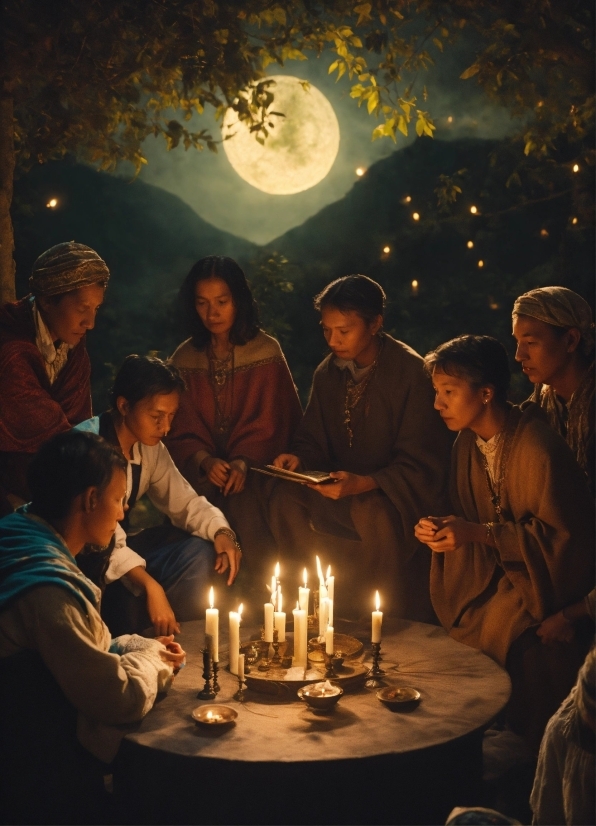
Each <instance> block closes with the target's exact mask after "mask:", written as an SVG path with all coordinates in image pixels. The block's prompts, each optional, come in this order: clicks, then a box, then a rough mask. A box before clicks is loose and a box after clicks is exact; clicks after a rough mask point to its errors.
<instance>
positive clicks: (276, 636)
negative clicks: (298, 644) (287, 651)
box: [271, 628, 281, 665]
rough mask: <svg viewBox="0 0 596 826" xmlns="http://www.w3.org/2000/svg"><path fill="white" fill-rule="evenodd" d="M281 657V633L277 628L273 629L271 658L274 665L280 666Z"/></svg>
mask: <svg viewBox="0 0 596 826" xmlns="http://www.w3.org/2000/svg"><path fill="white" fill-rule="evenodd" d="M280 663H281V657H280V656H279V631H278V629H277V628H274V629H273V657H272V658H271V664H272V665H279V664H280Z"/></svg>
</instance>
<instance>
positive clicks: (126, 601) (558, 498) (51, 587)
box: [0, 242, 594, 822]
mask: <svg viewBox="0 0 596 826" xmlns="http://www.w3.org/2000/svg"><path fill="white" fill-rule="evenodd" d="M108 280H109V271H108V268H107V266H106V264H105V263H104V261H103V260H102V259H101V258H100V256H99V255H98V254H97V253H96V252H95V251H93V250H91V249H90V248H88V247H86V246H84V245H82V244H77V243H75V242H69V243H64V244H59V245H57V246H55V247H52V248H51V249H50V250H48V251H47V252H45V253H43V255H41V256H40V257H39V258H38V259H37V261H36V262H35V264H34V266H33V272H32V276H31V279H30V288H31V293H30V295H28V296H27V297H25V298H24V299H22V300H20V301H17V302H15V303H12V304H8V305H5V306H4V307H3V308H2V309H1V310H0V509H1V511H0V512H2V513H4V514H6V515H5V516H4V518H2V519H1V520H0V674H2V675H5V676H4V677H3V679H2V680H0V684H3V686H4V690H5V691H9V690H16V689H15V686H16V685H17V682H18V683H19V684H20V682H21V680H20V676H21V675H22V674H24V673H25V672H27V673H35V674H37V675H38V679H37V680H36V682H37V683H38V684H39V682H40V680H42V677H41V676H39V675H43V680H42V682H43V684H44V685H48V686H49V685H52V686H54V688H55V691H54V693H55V694H56V695H57V696H59V697H61V698H62V701H63V703H64V704H65V705H64V708H65V712H64V713H65V715H66V716H67V717H68V715H69V714H70V717H68V719H69V720H70V722H69V723H68V725H69V726H70V727H71V730H72V732H73V738H71V739H72V742H70V745H69V747H68V749H70V751H68V749H67V750H66V751H65V759H67V758H68V759H69V760H70V761H71V763H72V765H73V766H74V765H75V764H76V766H77V771H78V773H79V774H81V772H84V771H86V770H87V763H86V762H85V760H81V759H80V755H78V756H77V749H79V748H80V747H81V744H82V745H83V746H84V747H85V750H86V751H85V753H86V755H87V757H86V760H88V759H91V758H90V755H93V756H94V758H97V759H99V760H100V761H103V762H104V763H106V762H109V761H110V760H112V759H113V757H114V755H115V753H116V750H117V745H118V740H119V737H121V736H122V729H121V728H119V729H115V728H114V726H115V725H118V724H123V723H127V722H130V721H132V720H134V719H138V718H140V717H141V716H142V715H143V714H144V713H146V711H147V710H148V709H149V708H150V707H151V705H152V703H153V701H154V699H155V696H156V694H157V692H158V691H160V690H163V689H164V688H166V687H167V685H168V684H169V682H170V681H171V679H172V677H173V676H174V674H175V673H176V670H177V669H178V668H179V667H180V666H181V664H182V662H183V658H184V652H183V651H182V650H181V648H180V646H179V645H178V644H177V643H176V642H175V641H174V635H175V634H176V633H177V632H178V631H179V623H180V622H181V621H184V620H188V619H194V618H199V617H201V616H203V615H204V610H205V605H206V594H207V590H208V586H209V584H210V582H211V580H212V578H213V575H214V574H215V575H217V574H220V575H222V576H223V578H224V579H225V581H226V582H227V585H228V586H231V585H232V584H233V583H234V581H235V579H236V577H237V575H238V573H239V571H240V568H241V563H242V568H243V574H242V575H243V577H245V579H244V586H245V587H250V585H251V583H258V587H259V588H260V583H264V582H265V581H266V580H265V579H264V573H263V572H264V570H265V569H266V568H268V567H269V566H270V564H271V562H272V561H274V560H275V559H276V558H278V557H280V558H282V559H283V561H284V566H285V567H286V568H287V570H288V572H290V573H291V572H294V573H295V578H296V580H297V581H298V579H299V572H300V571H301V570H302V568H303V567H304V566H305V565H310V564H311V563H312V559H313V558H314V554H315V553H317V552H320V553H322V554H323V555H324V557H325V560H326V561H328V562H330V563H331V565H332V567H333V569H334V573H335V574H336V576H339V577H340V578H341V583H342V587H341V588H338V595H341V597H342V599H343V602H341V603H340V604H338V605H337V606H336V614H338V615H340V616H341V615H350V614H351V615H355V616H359V615H364V614H365V612H366V611H367V610H369V605H368V601H369V599H370V593H371V592H372V590H375V589H379V590H381V591H382V593H383V599H384V610H386V611H387V612H388V613H389V614H393V615H396V616H400V617H404V618H407V619H413V620H421V621H426V622H437V620H438V621H439V622H440V623H441V624H442V625H443V627H444V628H445V629H446V630H447V632H448V633H449V634H450V635H451V636H453V637H454V638H455V639H457V640H459V641H461V642H463V643H465V644H467V645H470V646H472V647H475V648H477V649H480V650H481V651H483V652H484V653H486V654H488V655H489V656H491V657H492V658H494V659H495V660H496V661H497V662H499V663H500V664H501V665H502V666H503V667H504V668H506V669H507V670H508V672H509V674H510V676H511V680H512V686H513V690H512V698H511V702H510V703H509V706H508V713H507V722H508V725H509V726H510V727H511V728H512V729H513V730H514V731H516V732H518V733H519V734H521V735H522V736H524V737H525V738H526V739H527V740H528V742H529V743H530V744H531V745H532V746H533V747H535V748H536V749H537V748H538V745H539V743H540V739H541V736H542V733H543V731H544V729H545V726H546V723H547V721H548V719H549V717H551V715H552V714H553V713H554V712H555V711H556V709H557V708H558V706H559V705H560V704H561V702H562V701H563V700H564V699H565V697H566V696H567V694H568V693H569V691H570V688H571V687H572V685H573V684H574V682H575V680H576V677H577V673H578V670H579V669H580V667H581V665H582V662H583V661H584V658H585V656H586V653H587V651H588V649H589V646H590V641H591V638H592V637H593V625H592V627H590V619H591V621H593V619H594V325H593V323H592V313H591V310H590V307H589V305H588V304H587V302H585V301H584V299H582V298H581V297H580V296H579V295H577V294H576V293H574V292H572V291H571V290H568V289H566V288H563V287H545V288H539V289H535V290H532V291H530V292H528V293H526V294H524V295H522V296H520V297H519V298H518V299H517V301H516V302H515V305H514V307H513V335H514V337H515V339H516V342H517V350H516V360H517V361H518V362H520V363H521V366H522V369H523V371H524V373H525V374H526V376H527V377H528V379H529V380H530V382H531V384H532V385H533V388H532V391H531V394H530V398H529V399H528V401H527V402H525V403H524V404H522V405H521V406H517V405H512V404H511V403H510V402H509V401H508V388H509V381H510V369H509V363H508V357H507V353H506V351H505V349H504V347H503V345H502V344H501V343H499V342H498V341H497V340H496V339H494V338H491V337H489V336H478V335H461V336H459V337H458V338H455V339H453V340H452V341H449V342H446V343H444V344H442V345H440V346H439V347H437V349H436V350H434V351H433V352H431V353H429V354H428V355H427V356H426V357H425V358H422V357H421V356H420V355H418V354H417V353H416V352H415V351H414V350H413V349H411V348H410V347H409V346H408V345H406V344H404V343H403V342H400V341H398V340H396V339H395V338H393V337H392V336H391V335H389V334H388V333H385V332H383V315H384V303H385V295H384V292H383V290H382V288H381V286H380V285H379V284H377V283H376V282H374V281H373V280H371V279H370V278H368V277H366V276H364V275H349V276H345V277H343V278H339V279H337V280H335V281H333V282H332V283H331V284H329V285H328V286H327V287H325V289H323V291H322V292H321V293H320V294H319V295H318V296H316V297H315V308H316V310H317V311H318V313H319V315H320V323H321V328H322V333H323V337H324V339H325V341H326V343H327V346H328V348H329V351H330V352H329V354H328V355H327V357H326V358H325V359H324V360H323V361H322V362H321V364H320V365H319V366H318V367H317V369H316V371H315V374H314V377H313V383H312V388H311V391H310V396H309V400H308V403H307V405H306V409H305V410H304V413H303V411H302V408H301V404H300V401H299V398H298V394H297V391H296V388H295V385H294V382H293V380H292V376H291V373H290V370H289V368H288V365H287V363H286V360H285V358H284V355H283V353H282V351H281V348H280V346H279V343H278V342H277V341H276V340H275V339H274V338H272V337H271V336H269V335H267V334H266V333H265V332H264V331H263V330H262V329H261V328H260V326H259V316H258V307H257V306H256V303H255V301H254V299H253V297H252V294H251V291H250V288H249V285H248V283H247V280H246V278H245V276H244V273H243V272H242V270H241V268H240V267H239V266H238V264H237V263H236V262H234V261H233V260H232V259H230V258H225V257H217V256H210V257H207V258H204V259H202V260H201V261H199V262H198V263H197V264H195V265H194V266H193V267H192V269H191V271H190V272H189V274H188V276H187V277H186V279H185V281H184V283H183V284H182V287H181V290H180V301H181V307H182V309H183V312H184V313H185V318H186V324H187V334H188V336H189V337H188V338H187V340H186V341H184V342H183V343H182V344H181V345H180V346H179V347H178V348H177V350H176V351H175V352H174V354H173V355H172V358H171V359H170V360H168V361H165V362H164V361H162V360H160V359H158V358H155V357H149V356H139V355H130V356H128V357H127V358H126V359H125V361H124V363H123V365H122V366H121V367H120V369H119V371H118V372H117V374H116V376H115V378H114V384H113V388H112V391H111V394H110V399H109V406H108V407H107V409H106V410H105V411H104V412H102V413H100V414H99V415H98V416H95V417H92V411H91V403H90V378H91V370H90V363H89V358H88V356H87V353H86V349H85V336H86V333H87V332H88V331H89V330H91V329H92V328H93V326H94V320H95V315H96V312H97V311H98V309H99V307H100V306H101V304H102V302H103V299H104V295H105V292H106V287H107V284H108ZM441 420H442V421H441ZM454 434H458V435H457V438H456V439H455V441H453V437H454ZM267 464H272V465H274V466H276V467H278V468H280V469H286V470H301V469H305V470H318V471H327V472H328V473H329V475H330V476H331V478H332V480H333V481H332V482H331V483H329V484H325V485H316V484H312V485H298V484H295V483H294V482H289V481H280V480H278V479H276V478H273V477H272V476H269V475H264V474H261V473H259V472H258V471H256V470H255V468H257V467H259V468H262V467H263V466H264V465H267ZM145 494H146V495H147V496H148V498H149V499H150V501H151V503H152V504H153V506H155V508H156V509H157V510H158V511H159V512H161V514H163V516H164V522H163V523H162V524H160V525H156V526H154V527H152V528H146V529H145V530H142V531H140V532H137V533H134V530H132V529H131V520H130V516H131V511H132V510H133V509H134V507H135V505H136V504H137V503H138V501H139V499H140V498H141V497H142V496H143V495H145ZM151 627H152V628H153V632H154V634H155V635H156V637H155V639H148V638H147V637H145V636H139V634H140V633H141V632H143V631H146V629H147V628H151ZM591 679H592V683H593V673H592V677H591ZM48 691H49V689H48ZM22 696H23V698H24V699H26V692H25V694H24V695H22ZM77 714H78V718H79V719H78V724H75V723H73V722H72V720H74V719H75V717H76V715H77ZM73 715H74V716H73ZM71 718H72V719H71ZM37 723H39V721H37ZM11 725H14V720H10V721H3V722H2V728H3V730H4V733H6V732H8V734H10V733H11V730H10V726H11ZM73 726H74V728H73ZM592 726H593V717H592ZM41 730H44V727H43V726H39V725H36V726H35V727H34V728H32V730H31V732H30V736H31V738H32V742H33V741H34V740H35V738H37V740H38V741H39V738H40V737H41V736H42V734H41V733H40V731H41ZM75 730H76V732H77V733H78V734H77V737H78V739H77V740H76V742H75V738H74V732H75ZM12 733H13V734H14V735H15V737H16V732H12ZM54 733H55V732H54ZM47 734H48V736H50V737H51V736H53V733H52V731H50V730H49V729H47ZM19 736H20V738H21V740H20V742H21V746H22V748H21V750H22V754H23V755H25V754H26V753H28V746H27V745H24V746H23V745H22V744H23V743H26V738H25V739H23V734H22V731H20V733H19ZM65 748H66V747H65ZM23 759H25V757H23ZM2 760H4V758H2ZM10 760H11V761H12V762H11V764H10V765H8V761H6V760H4V762H0V783H2V785H3V789H4V786H6V789H7V798H6V799H7V800H9V801H10V800H12V801H13V803H14V807H15V810H14V811H15V813H16V812H18V811H20V810H19V806H20V805H22V802H21V801H22V798H21V796H20V795H19V790H21V791H22V784H23V783H24V782H26V778H25V779H24V778H23V776H22V774H19V772H18V770H15V765H16V764H15V761H14V755H11V758H10ZM5 763H6V765H5ZM27 771H28V772H29V774H30V773H31V766H30V765H29V768H28V770H27ZM95 777H96V774H94V772H93V771H91V770H89V771H88V772H87V774H86V775H85V778H87V779H89V778H95ZM2 778H3V779H2ZM50 779H51V778H50ZM54 779H55V778H54ZM89 782H91V781H89ZM93 782H95V781H93ZM11 784H16V785H13V787H12V788H11ZM57 785H59V784H54V785H53V786H52V784H51V783H50V782H49V784H48V792H47V793H48V794H54V796H55V795H56V794H57V792H56V788H57ZM50 786H51V791H50ZM78 788H79V789H82V788H86V787H85V783H84V782H83V780H80V781H79V782H78ZM100 791H101V790H99V789H97V788H95V792H97V794H99V793H100ZM67 797H68V796H67ZM64 799H65V800H66V799H67V798H64ZM87 799H91V798H90V797H89V795H88V796H87ZM68 800H70V801H71V802H72V796H69V797H68ZM79 800H80V796H79ZM63 804H64V805H67V804H65V803H64V801H63V803H59V802H58V801H57V802H56V806H58V807H59V805H63ZM68 805H71V804H70V803H69V804H68ZM62 817H63V818H64V817H68V813H64V811H63V812H62ZM73 817H75V816H74V815H73ZM64 822H68V821H66V820H65V821H64Z"/></svg>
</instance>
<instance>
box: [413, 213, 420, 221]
mask: <svg viewBox="0 0 596 826" xmlns="http://www.w3.org/2000/svg"><path fill="white" fill-rule="evenodd" d="M412 218H413V219H414V220H415V221H419V220H420V215H419V214H418V213H417V212H413V213H412Z"/></svg>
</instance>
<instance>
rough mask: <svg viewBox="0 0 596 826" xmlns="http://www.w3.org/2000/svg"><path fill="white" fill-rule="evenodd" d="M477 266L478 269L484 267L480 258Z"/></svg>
mask: <svg viewBox="0 0 596 826" xmlns="http://www.w3.org/2000/svg"><path fill="white" fill-rule="evenodd" d="M478 266H479V267H480V268H482V267H484V261H483V260H482V258H481V259H480V261H479V262H478Z"/></svg>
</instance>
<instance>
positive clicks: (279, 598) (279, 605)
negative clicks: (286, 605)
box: [276, 585, 282, 611]
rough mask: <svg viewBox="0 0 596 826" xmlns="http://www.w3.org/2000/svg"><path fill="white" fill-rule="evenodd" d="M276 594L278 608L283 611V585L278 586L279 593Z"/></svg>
mask: <svg viewBox="0 0 596 826" xmlns="http://www.w3.org/2000/svg"><path fill="white" fill-rule="evenodd" d="M276 596H277V610H278V611H281V603H282V597H281V585H279V586H278V588H277V595H276Z"/></svg>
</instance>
